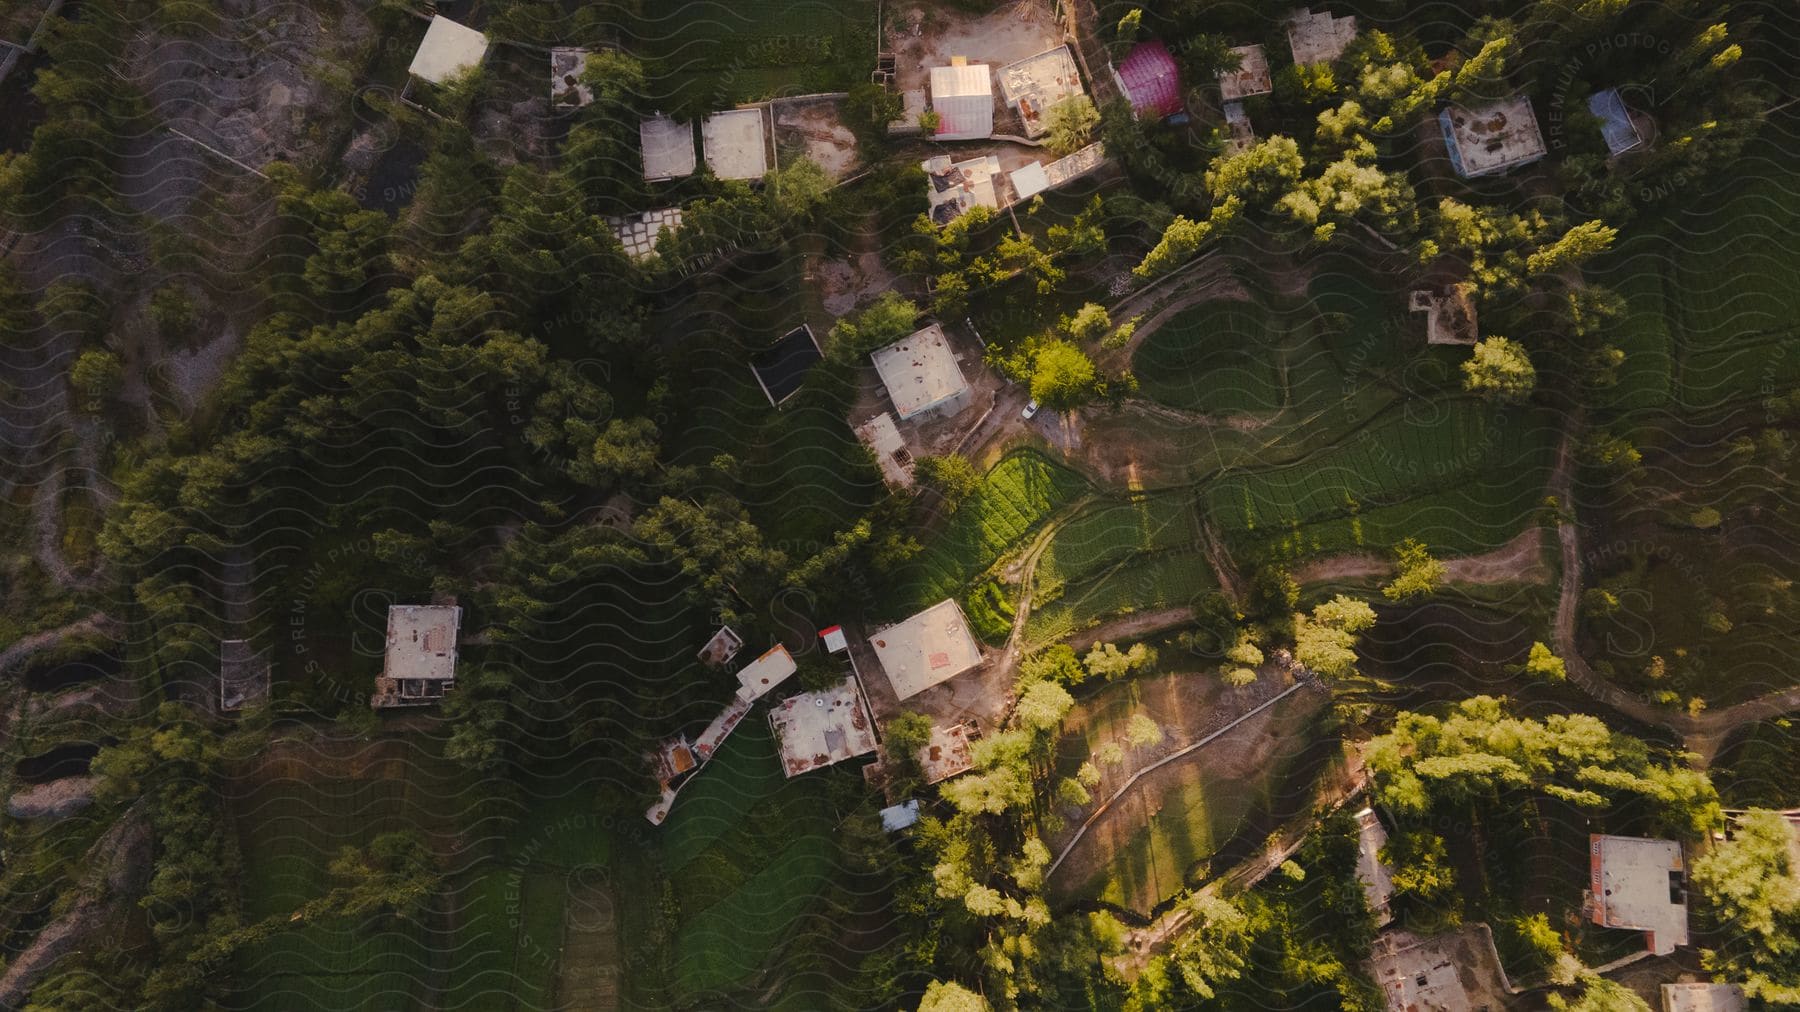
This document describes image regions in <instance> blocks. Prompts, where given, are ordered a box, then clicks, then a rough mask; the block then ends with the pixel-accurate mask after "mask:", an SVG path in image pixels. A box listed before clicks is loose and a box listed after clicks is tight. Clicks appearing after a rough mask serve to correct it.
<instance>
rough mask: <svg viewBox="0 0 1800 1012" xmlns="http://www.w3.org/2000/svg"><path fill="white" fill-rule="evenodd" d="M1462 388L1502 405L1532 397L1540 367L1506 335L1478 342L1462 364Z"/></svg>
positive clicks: (1521, 347) (1522, 348)
mask: <svg viewBox="0 0 1800 1012" xmlns="http://www.w3.org/2000/svg"><path fill="white" fill-rule="evenodd" d="M1462 371H1463V387H1464V388H1465V389H1467V390H1471V391H1474V392H1475V393H1478V394H1481V395H1482V396H1484V397H1487V398H1490V399H1492V400H1495V401H1498V402H1500V403H1503V404H1511V403H1517V402H1519V401H1523V400H1524V399H1525V398H1527V397H1530V396H1531V391H1532V390H1533V389H1534V388H1535V387H1536V386H1537V370H1536V369H1535V368H1533V367H1532V365H1531V356H1529V355H1527V354H1526V353H1525V349H1524V347H1523V346H1521V345H1519V344H1517V343H1515V342H1513V341H1509V340H1507V339H1506V338H1504V337H1489V338H1485V339H1483V340H1481V341H1479V342H1477V343H1476V345H1475V348H1474V350H1473V351H1472V352H1471V353H1470V355H1469V360H1468V361H1467V362H1464V363H1463V364H1462Z"/></svg>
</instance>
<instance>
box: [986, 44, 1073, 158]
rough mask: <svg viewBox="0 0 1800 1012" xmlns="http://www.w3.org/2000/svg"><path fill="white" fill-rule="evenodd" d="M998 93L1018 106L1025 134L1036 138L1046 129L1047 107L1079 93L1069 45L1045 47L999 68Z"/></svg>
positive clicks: (1012, 104) (1015, 107)
mask: <svg viewBox="0 0 1800 1012" xmlns="http://www.w3.org/2000/svg"><path fill="white" fill-rule="evenodd" d="M999 77H1000V95H1001V97H1003V98H1005V99H1006V104H1007V105H1009V106H1012V107H1013V108H1014V109H1017V110H1018V112H1019V119H1020V121H1022V122H1023V123H1024V124H1025V136H1027V137H1037V136H1040V135H1042V134H1043V133H1045V132H1046V131H1047V130H1048V129H1049V124H1048V123H1047V122H1046V121H1045V117H1046V115H1047V114H1048V113H1049V112H1050V108H1051V107H1052V106H1054V105H1056V103H1058V102H1061V101H1062V100H1063V99H1066V98H1069V97H1071V96H1074V95H1079V94H1081V74H1080V73H1078V72H1077V71H1076V70H1075V58H1074V57H1073V56H1070V55H1069V47H1068V46H1057V47H1056V48H1055V49H1046V50H1044V51H1043V52H1041V53H1039V54H1037V55H1036V56H1027V57H1026V58H1025V59H1023V60H1020V61H1018V62H1017V63H1009V64H1007V65H1006V66H1004V67H1001V68H1000V74H999Z"/></svg>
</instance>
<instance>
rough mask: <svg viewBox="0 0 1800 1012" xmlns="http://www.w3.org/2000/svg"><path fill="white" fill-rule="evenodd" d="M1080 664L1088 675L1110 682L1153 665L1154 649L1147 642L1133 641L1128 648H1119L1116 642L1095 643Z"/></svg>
mask: <svg viewBox="0 0 1800 1012" xmlns="http://www.w3.org/2000/svg"><path fill="white" fill-rule="evenodd" d="M1082 664H1083V665H1085V666H1086V667H1087V672H1088V674H1089V675H1092V676H1093V677H1095V678H1104V679H1105V680H1107V681H1109V682H1111V681H1116V680H1118V679H1120V678H1123V677H1124V676H1126V675H1129V674H1131V673H1132V672H1134V671H1142V670H1145V669H1147V668H1150V667H1153V666H1155V664H1156V650H1155V649H1154V648H1152V647H1151V646H1150V645H1149V644H1147V643H1133V644H1132V645H1131V649H1129V650H1120V649H1119V647H1118V644H1116V643H1096V644H1094V645H1093V647H1092V648H1091V649H1089V650H1088V653H1087V656H1086V657H1085V658H1083V659H1082Z"/></svg>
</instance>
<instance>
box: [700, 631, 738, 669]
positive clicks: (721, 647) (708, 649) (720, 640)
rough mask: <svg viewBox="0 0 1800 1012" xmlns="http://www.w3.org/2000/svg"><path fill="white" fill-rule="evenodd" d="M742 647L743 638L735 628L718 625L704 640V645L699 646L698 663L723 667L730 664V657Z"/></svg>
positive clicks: (734, 655) (710, 666) (712, 666)
mask: <svg viewBox="0 0 1800 1012" xmlns="http://www.w3.org/2000/svg"><path fill="white" fill-rule="evenodd" d="M743 648H744V638H743V637H742V636H739V635H738V633H737V630H736V629H733V628H732V627H730V626H728V625H722V626H720V627H719V631H718V632H716V633H713V634H712V638H711V639H709V640H707V641H706V645H705V646H703V647H701V648H700V663H701V664H704V665H706V666H707V667H709V668H719V667H724V666H725V665H727V664H730V663H731V659H732V658H733V657H736V656H737V653H738V651H739V650H742V649H743Z"/></svg>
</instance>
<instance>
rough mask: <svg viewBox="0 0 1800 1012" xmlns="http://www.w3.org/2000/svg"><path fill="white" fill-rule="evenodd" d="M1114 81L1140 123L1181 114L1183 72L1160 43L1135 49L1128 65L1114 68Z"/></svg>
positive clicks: (1142, 45)
mask: <svg viewBox="0 0 1800 1012" xmlns="http://www.w3.org/2000/svg"><path fill="white" fill-rule="evenodd" d="M1113 80H1114V81H1115V82H1117V84H1118V85H1119V90H1120V91H1122V92H1124V93H1125V97H1126V98H1127V99H1129V100H1130V101H1131V111H1132V112H1133V113H1135V114H1136V115H1137V117H1138V118H1139V119H1143V118H1145V117H1150V118H1151V119H1165V118H1167V117H1169V116H1174V115H1175V114H1177V113H1179V112H1181V71H1180V69H1179V68H1177V67H1176V66H1175V57H1174V56H1172V55H1170V53H1169V47H1167V46H1165V45H1163V44H1162V42H1161V41H1160V40H1157V39H1151V40H1148V41H1145V42H1140V43H1138V44H1137V45H1135V46H1133V47H1131V52H1130V53H1128V54H1126V56H1125V62H1123V63H1121V64H1119V65H1118V66H1117V67H1114V68H1113Z"/></svg>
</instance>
